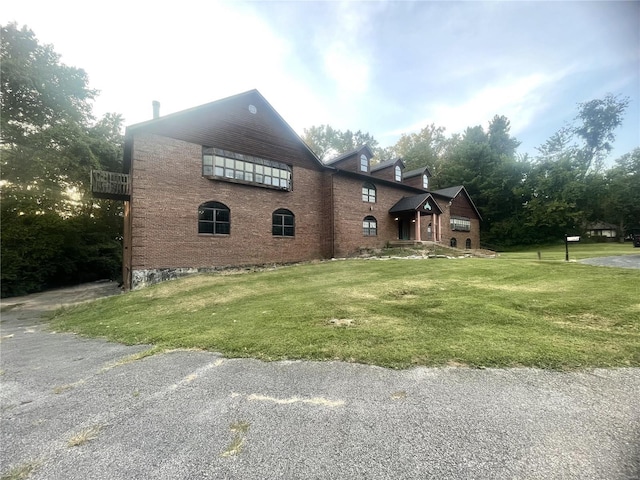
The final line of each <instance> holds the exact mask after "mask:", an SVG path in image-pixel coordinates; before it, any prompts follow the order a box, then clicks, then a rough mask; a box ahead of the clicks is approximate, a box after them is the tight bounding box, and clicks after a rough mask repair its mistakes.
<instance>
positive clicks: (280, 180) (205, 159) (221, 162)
mask: <svg viewBox="0 0 640 480" xmlns="http://www.w3.org/2000/svg"><path fill="white" fill-rule="evenodd" d="M202 175H203V176H205V177H215V178H218V179H221V180H233V181H239V182H242V183H251V184H253V185H259V186H266V187H271V188H277V189H279V190H291V167H290V166H289V165H286V164H284V163H280V162H275V161H273V160H266V159H264V158H257V157H252V156H250V155H241V154H239V153H234V152H228V151H226V150H220V149H219V148H211V147H203V148H202Z"/></svg>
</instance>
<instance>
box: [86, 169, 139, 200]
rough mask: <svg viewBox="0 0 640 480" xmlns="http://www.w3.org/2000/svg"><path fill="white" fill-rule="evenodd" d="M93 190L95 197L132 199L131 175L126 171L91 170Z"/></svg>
mask: <svg viewBox="0 0 640 480" xmlns="http://www.w3.org/2000/svg"><path fill="white" fill-rule="evenodd" d="M91 192H92V193H93V196H94V197H95V198H110V199H112V200H130V198H131V181H130V177H129V175H128V174H126V173H116V172H105V171H104V170H91Z"/></svg>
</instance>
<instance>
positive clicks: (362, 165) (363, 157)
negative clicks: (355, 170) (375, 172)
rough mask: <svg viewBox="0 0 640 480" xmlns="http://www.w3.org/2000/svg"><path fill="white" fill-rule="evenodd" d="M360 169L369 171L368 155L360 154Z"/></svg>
mask: <svg viewBox="0 0 640 480" xmlns="http://www.w3.org/2000/svg"><path fill="white" fill-rule="evenodd" d="M360 171H361V172H368V171H369V159H368V158H367V156H366V155H364V154H363V155H360Z"/></svg>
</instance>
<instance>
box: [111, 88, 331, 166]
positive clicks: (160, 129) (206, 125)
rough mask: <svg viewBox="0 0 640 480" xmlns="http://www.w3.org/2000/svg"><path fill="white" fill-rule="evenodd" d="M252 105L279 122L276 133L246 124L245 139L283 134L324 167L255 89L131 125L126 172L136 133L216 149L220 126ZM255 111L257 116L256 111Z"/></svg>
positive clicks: (277, 136) (297, 147) (127, 131)
mask: <svg viewBox="0 0 640 480" xmlns="http://www.w3.org/2000/svg"><path fill="white" fill-rule="evenodd" d="M248 105H253V106H254V107H256V106H257V107H258V109H260V110H261V109H263V108H264V109H265V110H262V111H263V112H266V113H267V114H269V115H270V116H271V118H272V119H275V124H274V125H275V128H274V129H272V131H264V129H258V128H255V127H254V128H252V127H251V126H249V125H248V124H243V129H244V132H243V136H244V137H245V138H254V137H255V138H258V137H265V135H266V136H268V137H272V138H271V139H270V140H271V141H276V140H275V139H276V138H282V135H285V136H286V137H287V138H289V139H290V141H291V142H292V145H295V149H296V150H297V151H299V152H301V153H302V154H303V156H305V157H306V158H307V159H308V160H310V161H311V162H312V164H315V165H316V166H317V167H318V168H321V167H324V164H323V163H322V161H321V160H320V159H319V158H318V157H317V156H316V154H315V153H314V152H313V151H312V150H311V148H309V146H308V145H307V144H306V143H305V142H304V141H303V140H302V138H300V136H299V135H298V134H297V133H296V132H295V131H294V130H293V128H291V126H290V125H289V124H288V123H287V122H286V121H285V120H284V119H283V118H282V117H281V116H280V114H279V113H278V112H277V111H276V110H275V109H274V108H273V106H271V104H270V103H269V102H268V101H267V100H266V99H265V98H264V97H263V96H262V94H261V93H260V92H259V91H258V90H255V89H254V90H249V91H247V92H244V93H239V94H237V95H232V96H230V97H226V98H222V99H220V100H216V101H213V102H210V103H206V104H204V105H200V106H197V107H193V108H189V109H186V110H182V111H180V112H176V113H172V114H169V115H165V116H162V117H159V118H154V119H152V120H147V121H145V122H141V123H136V124H134V125H129V126H128V127H127V129H126V134H125V155H124V168H125V171H128V170H129V166H130V162H131V144H132V136H133V134H134V133H137V132H148V133H152V134H156V135H161V136H165V137H169V138H174V139H177V140H183V141H186V142H189V143H194V144H197V145H205V146H215V145H216V138H217V134H218V132H219V130H220V127H221V126H223V127H224V126H227V125H229V124H233V123H234V121H233V116H234V115H237V113H236V112H238V111H240V109H242V110H244V111H246V109H247V106H248ZM250 111H251V110H250ZM251 112H252V113H254V112H255V109H254V110H253V111H251ZM241 153H243V152H241Z"/></svg>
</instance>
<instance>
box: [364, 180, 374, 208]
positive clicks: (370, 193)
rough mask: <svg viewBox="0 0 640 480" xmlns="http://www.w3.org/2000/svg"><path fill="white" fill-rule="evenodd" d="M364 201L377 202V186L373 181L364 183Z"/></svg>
mask: <svg viewBox="0 0 640 480" xmlns="http://www.w3.org/2000/svg"><path fill="white" fill-rule="evenodd" d="M362 201H363V202H369V203H376V186H375V185H373V184H372V183H365V184H364V185H362Z"/></svg>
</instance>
